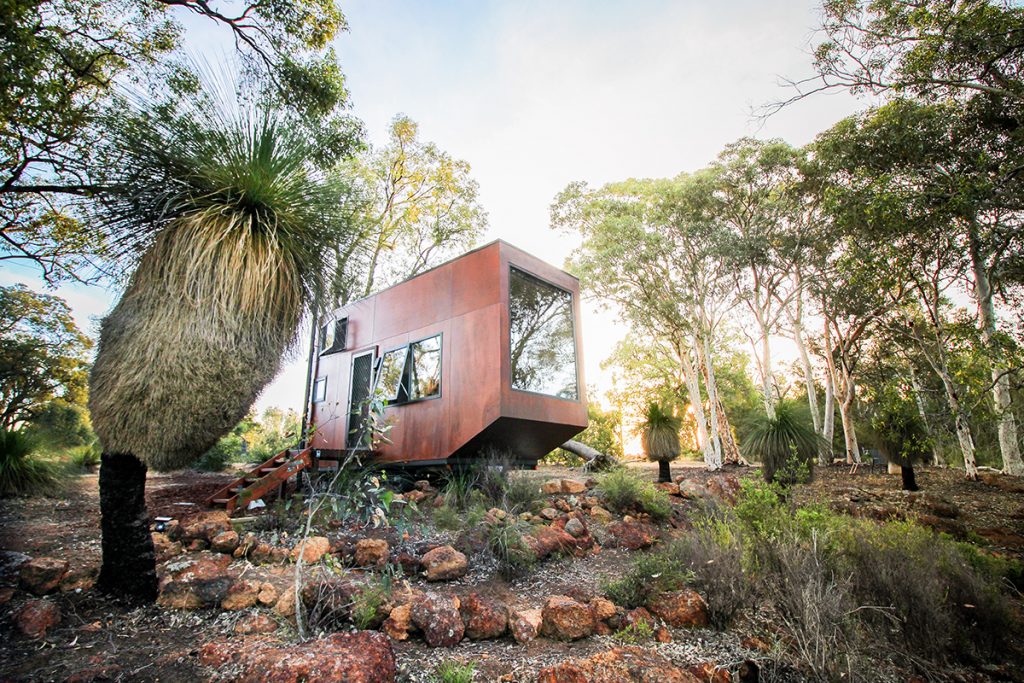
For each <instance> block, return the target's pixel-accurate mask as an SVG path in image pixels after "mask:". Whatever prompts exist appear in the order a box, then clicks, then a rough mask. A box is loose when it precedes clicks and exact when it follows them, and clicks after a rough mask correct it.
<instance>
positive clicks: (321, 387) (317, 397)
mask: <svg viewBox="0 0 1024 683" xmlns="http://www.w3.org/2000/svg"><path fill="white" fill-rule="evenodd" d="M326 398H327V378H326V377H319V378H317V380H316V382H314V383H313V403H320V402H321V401H324V400H325V399H326Z"/></svg>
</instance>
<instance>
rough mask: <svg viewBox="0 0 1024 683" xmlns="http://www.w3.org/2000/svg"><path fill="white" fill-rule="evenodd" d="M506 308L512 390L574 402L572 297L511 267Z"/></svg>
mask: <svg viewBox="0 0 1024 683" xmlns="http://www.w3.org/2000/svg"><path fill="white" fill-rule="evenodd" d="M508 306H509V327H510V330H511V340H510V341H511V346H510V351H511V356H512V358H511V360H512V388H513V389H519V390H521V391H532V392H535V393H538V394H547V395H549V396H557V397H559V398H568V399H572V400H576V399H577V398H578V396H579V391H578V388H577V386H576V336H575V332H574V330H573V318H572V294H570V293H569V292H567V291H565V290H564V289H560V288H558V287H555V286H554V285H551V284H548V283H547V282H544V281H543V280H539V279H537V278H535V277H533V276H532V275H529V274H527V273H525V272H523V271H521V270H518V269H516V268H513V269H512V273H511V277H510V279H509V305H508Z"/></svg>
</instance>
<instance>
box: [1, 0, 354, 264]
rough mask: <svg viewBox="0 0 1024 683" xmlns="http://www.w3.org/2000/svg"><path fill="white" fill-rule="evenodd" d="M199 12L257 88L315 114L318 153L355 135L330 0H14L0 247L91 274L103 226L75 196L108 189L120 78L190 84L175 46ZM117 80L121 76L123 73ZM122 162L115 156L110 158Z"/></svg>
mask: <svg viewBox="0 0 1024 683" xmlns="http://www.w3.org/2000/svg"><path fill="white" fill-rule="evenodd" d="M189 14H191V15H196V16H199V17H202V18H204V19H206V20H209V21H212V22H214V23H216V24H218V25H219V26H220V27H221V28H222V29H223V30H224V31H225V32H227V33H229V34H230V35H231V37H232V38H233V39H234V43H235V46H236V48H237V52H238V55H239V57H240V59H241V61H242V64H243V68H244V71H245V73H246V75H247V77H248V79H250V80H251V82H253V83H259V84H262V85H254V86H253V89H254V91H255V92H254V93H253V96H254V97H258V98H260V99H264V100H273V101H275V102H276V103H278V104H279V105H280V106H282V107H284V108H286V109H289V110H291V111H293V112H295V115H296V117H297V118H299V119H301V120H303V121H305V122H307V123H308V124H309V125H307V126H306V134H307V135H309V136H310V137H312V138H315V139H316V140H317V141H318V145H317V146H316V147H314V148H313V149H312V150H311V151H312V152H313V153H314V158H322V159H323V160H324V161H330V160H336V159H337V158H338V156H339V155H343V154H347V153H350V152H351V151H352V149H353V148H354V145H355V144H357V143H358V141H359V138H360V136H361V128H360V125H359V124H358V122H356V121H355V120H354V119H351V118H350V117H348V116H346V115H345V114H344V112H343V109H344V107H345V106H346V100H347V92H346V90H345V87H344V82H343V78H342V75H341V72H340V70H339V68H338V66H337V60H336V58H335V55H334V53H333V52H332V51H331V50H330V49H329V48H328V47H327V45H328V43H329V42H330V40H331V39H332V38H333V37H334V36H335V35H337V34H338V33H339V32H340V31H342V30H344V29H345V21H344V17H343V16H342V14H341V12H340V10H339V9H338V6H337V5H336V4H335V2H334V1H333V0H271V1H261V2H249V3H230V4H228V3H211V2H207V1H206V0H10V2H6V3H4V10H3V12H2V13H0V15H2V16H0V36H2V37H0V215H2V216H3V219H2V221H0V259H29V260H32V261H34V262H35V263H36V264H38V266H39V267H40V268H41V270H42V273H43V275H44V277H46V278H48V279H50V280H58V279H61V278H68V277H79V278H81V277H91V276H93V275H95V274H97V273H98V272H99V270H98V269H101V268H103V267H104V266H105V265H106V263H105V261H104V257H105V251H104V248H105V240H104V237H105V235H104V234H103V233H101V232H99V231H96V230H92V229H87V228H86V227H85V225H84V224H83V223H81V221H80V219H81V216H80V214H79V213H78V212H77V211H76V210H75V207H74V205H73V204H72V205H69V203H68V198H69V197H74V196H95V195H97V194H99V193H102V192H104V187H103V183H102V180H101V179H98V178H96V177H95V170H96V169H97V167H102V166H105V165H108V164H109V163H111V160H109V159H106V160H102V159H97V158H96V155H95V152H96V149H95V146H94V142H95V140H97V139H101V138H102V136H101V134H100V133H98V132H97V130H96V127H95V124H96V120H97V116H98V115H100V114H101V113H102V112H103V111H104V110H107V109H109V108H113V109H115V110H119V109H123V104H122V103H119V102H117V98H116V94H117V92H118V91H119V90H121V91H123V90H125V89H127V90H131V91H133V92H137V93H145V95H146V96H147V97H149V98H151V99H154V100H158V99H163V100H174V99H176V98H177V97H178V96H180V95H182V94H188V93H194V92H195V91H196V89H197V83H196V77H195V75H194V73H192V72H193V70H194V69H192V68H191V67H190V66H188V65H187V64H186V63H185V62H184V61H183V59H182V58H181V54H180V49H179V48H180V47H181V45H182V41H183V35H184V34H183V31H184V29H183V24H182V21H181V20H182V19H183V18H184V17H185V16H187V15H189ZM115 84H116V85H115ZM115 163H116V162H115Z"/></svg>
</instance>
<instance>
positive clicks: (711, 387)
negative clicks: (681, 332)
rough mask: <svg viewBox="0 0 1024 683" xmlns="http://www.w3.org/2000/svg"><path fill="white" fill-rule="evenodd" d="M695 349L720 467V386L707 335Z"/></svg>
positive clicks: (712, 437)
mask: <svg viewBox="0 0 1024 683" xmlns="http://www.w3.org/2000/svg"><path fill="white" fill-rule="evenodd" d="M701 348H703V352H702V351H701ZM694 349H695V350H697V358H698V360H699V361H700V362H701V363H703V365H704V385H705V386H706V387H707V391H708V410H710V411H711V415H710V417H709V420H710V424H711V447H712V449H713V450H714V460H715V462H716V463H718V465H719V466H721V465H722V442H721V440H720V437H719V430H720V427H721V423H720V421H719V414H718V413H719V403H718V386H717V384H716V382H715V366H714V364H713V363H712V361H711V342H710V341H708V337H707V335H705V337H704V340H703V343H702V344H701V346H697V340H694Z"/></svg>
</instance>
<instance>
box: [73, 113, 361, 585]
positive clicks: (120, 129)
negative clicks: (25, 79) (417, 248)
mask: <svg viewBox="0 0 1024 683" xmlns="http://www.w3.org/2000/svg"><path fill="white" fill-rule="evenodd" d="M107 127H108V128H109V144H110V148H111V154H112V156H113V155H116V157H117V163H116V164H112V165H111V166H110V169H111V170H110V171H109V177H107V178H104V186H105V187H106V188H107V189H106V190H105V192H104V193H103V194H102V195H101V197H100V201H98V202H97V209H96V215H95V220H96V223H97V225H98V226H99V227H101V228H102V229H103V230H104V233H105V234H106V235H108V236H109V242H110V244H111V246H112V248H113V249H114V250H115V251H120V252H122V253H125V254H130V255H137V256H133V258H135V260H136V263H137V266H136V268H135V270H134V272H133V273H132V275H131V278H130V279H129V281H128V283H127V287H126V289H125V291H124V294H123V295H122V297H121V300H120V301H119V302H118V303H117V305H116V306H115V307H114V309H113V311H112V312H111V313H110V314H109V315H108V316H107V317H106V318H105V319H104V321H103V324H102V327H101V330H100V343H99V349H98V352H97V356H96V361H95V364H94V365H93V369H92V374H91V377H90V394H89V410H90V412H91V414H92V420H93V426H94V428H95V431H96V433H97V435H98V436H99V438H100V441H101V443H102V445H103V455H102V459H101V465H100V506H101V513H102V526H103V564H102V568H101V571H100V577H99V581H98V585H99V587H100V588H102V589H104V590H107V591H108V592H113V593H121V594H127V595H129V596H132V597H138V598H142V599H145V600H151V599H153V598H155V596H156V575H155V562H154V555H153V549H152V541H151V539H150V536H149V530H148V523H147V517H146V512H145V500H144V488H145V478H146V470H147V467H152V468H154V469H156V470H169V469H176V468H180V467H184V466H186V465H188V464H189V463H190V462H193V461H194V460H195V459H197V458H198V457H199V456H201V455H202V454H203V453H205V452H207V451H208V450H209V449H210V447H212V446H213V445H214V444H215V443H217V440H218V439H220V437H222V436H223V435H225V434H226V433H228V432H229V431H230V430H231V428H232V427H234V426H235V425H236V424H237V423H238V421H239V420H240V419H241V418H242V417H243V416H244V415H245V414H246V411H248V410H249V407H250V406H251V405H252V403H253V401H254V400H255V399H256V397H257V395H258V394H259V392H260V391H261V390H262V388H263V387H264V386H265V385H266V384H267V383H268V382H269V381H270V380H271V379H272V378H273V377H274V375H275V374H276V373H277V369H278V366H279V364H280V361H281V358H282V356H283V354H284V353H285V351H286V350H287V349H288V348H289V346H290V345H291V344H292V342H293V341H294V339H295V336H296V332H297V329H298V325H299V322H300V319H301V318H302V316H303V314H304V313H305V312H306V311H308V310H309V307H310V306H311V305H312V304H313V303H314V302H315V300H316V294H317V292H321V291H326V287H325V282H324V278H325V276H327V275H328V274H329V273H330V272H331V269H332V264H331V262H330V261H329V259H330V254H332V253H333V252H334V250H335V249H336V248H337V247H338V246H339V245H343V244H345V243H347V241H348V240H349V239H350V237H349V234H350V232H349V229H348V226H349V222H348V216H349V215H350V212H351V209H350V207H348V204H349V202H347V201H346V200H347V199H348V198H349V196H350V194H349V192H348V191H347V185H346V183H345V182H344V181H343V180H342V179H341V178H340V177H337V176H333V175H330V174H326V173H323V172H321V171H320V170H318V169H317V168H316V167H315V166H313V165H312V163H311V162H310V160H311V159H315V158H317V154H318V150H317V149H315V144H314V142H313V141H311V140H310V139H309V138H308V136H306V135H304V134H303V132H302V128H301V127H300V126H298V125H296V124H295V123H294V122H292V121H291V120H289V119H287V118H284V117H282V116H281V115H279V114H277V113H275V112H274V111H271V110H266V109H261V108H259V107H247V106H244V105H237V106H215V103H211V102H210V98H208V97H206V96H205V95H203V94H202V93H199V94H197V95H196V96H195V97H194V98H192V99H189V100H187V101H184V102H182V103H179V106H177V108H176V109H173V110H171V111H168V110H166V109H161V108H152V107H151V108H148V109H147V108H144V107H143V108H140V109H139V110H138V111H135V112H134V113H131V112H129V113H128V114H120V115H118V116H115V117H111V119H110V120H109V121H108V123H107Z"/></svg>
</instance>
